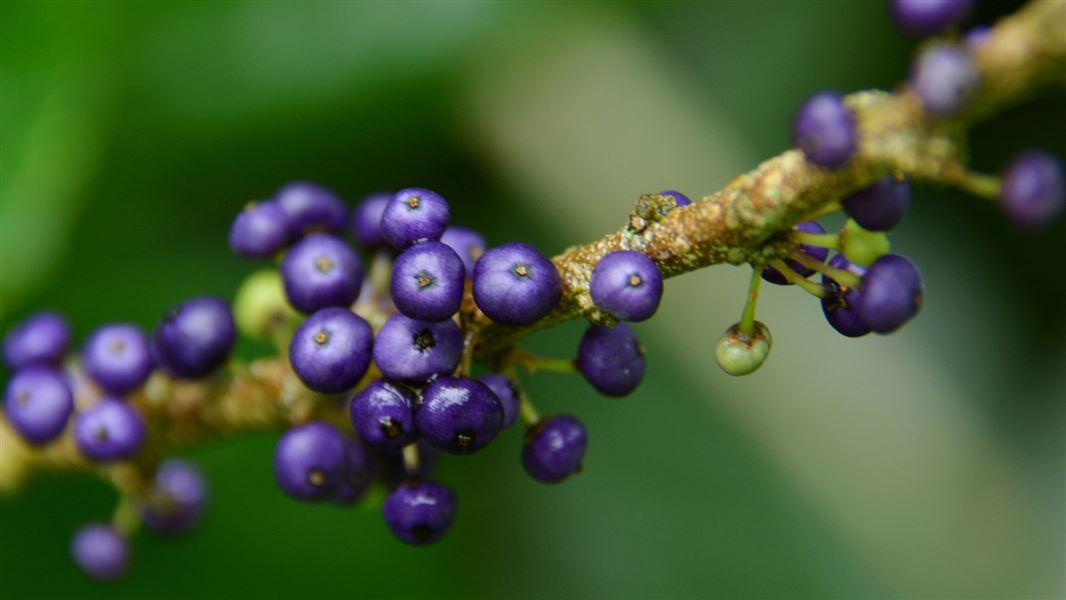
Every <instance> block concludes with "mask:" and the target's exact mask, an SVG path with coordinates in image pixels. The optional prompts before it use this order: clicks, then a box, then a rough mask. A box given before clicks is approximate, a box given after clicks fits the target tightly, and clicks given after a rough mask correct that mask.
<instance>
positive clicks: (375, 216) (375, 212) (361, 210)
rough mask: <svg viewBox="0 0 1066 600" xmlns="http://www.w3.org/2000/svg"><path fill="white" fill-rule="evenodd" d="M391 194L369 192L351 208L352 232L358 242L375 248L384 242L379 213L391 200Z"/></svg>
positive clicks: (383, 210)
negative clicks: (369, 193) (368, 194)
mask: <svg viewBox="0 0 1066 600" xmlns="http://www.w3.org/2000/svg"><path fill="white" fill-rule="evenodd" d="M392 197H393V194H392V193H389V192H383V193H380V194H371V195H370V196H367V197H366V198H363V201H362V202H360V203H359V205H358V206H356V207H355V209H354V210H352V233H353V234H354V235H355V239H356V240H358V241H359V243H360V244H362V245H363V246H366V247H367V248H376V247H378V246H380V245H382V244H384V243H385V238H384V236H382V235H381V214H382V213H383V212H385V207H386V206H388V204H389V202H390V201H391V200H392Z"/></svg>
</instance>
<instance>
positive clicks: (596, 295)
mask: <svg viewBox="0 0 1066 600" xmlns="http://www.w3.org/2000/svg"><path fill="white" fill-rule="evenodd" d="M589 293H590V294H591V295H592V301H593V302H594V303H595V304H596V306H597V307H598V308H600V309H601V310H603V311H605V312H607V313H609V314H611V315H613V316H614V317H615V318H617V319H621V320H623V321H644V320H647V319H650V318H651V316H652V315H654V314H655V311H656V310H658V308H659V301H660V300H662V297H663V276H662V273H660V272H659V267H658V265H656V264H655V261H653V260H652V259H650V258H648V257H647V255H645V254H644V253H642V252H637V251H635V250H619V251H616V252H610V253H608V254H607V255H606V256H604V257H603V258H601V259H600V262H598V263H596V268H594V269H593V270H592V278H591V279H590V282H589Z"/></svg>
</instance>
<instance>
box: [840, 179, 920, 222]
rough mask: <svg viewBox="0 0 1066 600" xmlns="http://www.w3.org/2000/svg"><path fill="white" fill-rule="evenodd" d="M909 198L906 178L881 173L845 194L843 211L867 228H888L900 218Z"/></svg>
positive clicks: (909, 188) (905, 209)
mask: <svg viewBox="0 0 1066 600" xmlns="http://www.w3.org/2000/svg"><path fill="white" fill-rule="evenodd" d="M910 201H911V186H910V183H908V182H907V180H906V179H903V178H899V179H897V178H895V177H892V176H886V177H882V178H881V179H878V180H877V181H875V182H874V183H873V184H871V185H869V186H868V187H865V188H863V189H861V190H859V191H857V192H855V193H854V194H851V195H850V196H848V197H847V198H844V201H843V205H844V212H846V213H847V214H848V216H849V217H851V218H852V219H854V220H855V222H856V223H858V224H859V225H861V226H862V228H863V229H866V230H868V231H888V230H889V229H892V228H893V227H895V226H896V225H897V224H899V222H900V221H901V220H902V219H903V215H904V214H905V213H906V212H907V206H908V205H909V204H910Z"/></svg>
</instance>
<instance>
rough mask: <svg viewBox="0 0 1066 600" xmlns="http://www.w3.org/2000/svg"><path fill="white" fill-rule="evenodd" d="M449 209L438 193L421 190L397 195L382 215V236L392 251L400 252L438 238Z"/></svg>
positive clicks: (402, 191)
mask: <svg viewBox="0 0 1066 600" xmlns="http://www.w3.org/2000/svg"><path fill="white" fill-rule="evenodd" d="M450 219H451V209H450V208H449V207H448V202H447V201H446V200H445V199H444V198H443V197H441V195H440V194H438V193H436V192H433V191H431V190H427V189H424V188H408V189H405V190H400V191H398V192H396V195H395V196H393V198H392V201H390V202H389V204H388V205H386V206H385V210H384V212H382V213H381V235H382V236H383V237H384V238H385V241H387V242H388V243H389V244H391V245H392V247H393V248H395V249H397V250H403V249H404V248H406V247H408V246H410V245H411V244H413V243H415V242H420V241H424V240H437V239H440V236H441V234H443V233H444V230H445V228H447V227H448V221H449V220H450Z"/></svg>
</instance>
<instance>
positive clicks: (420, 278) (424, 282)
mask: <svg viewBox="0 0 1066 600" xmlns="http://www.w3.org/2000/svg"><path fill="white" fill-rule="evenodd" d="M415 281H416V282H418V287H420V288H427V287H429V286H431V285H433V283H434V282H435V281H436V280H435V279H434V278H433V276H432V275H430V274H429V273H426V272H424V271H423V272H422V273H419V274H418V275H415Z"/></svg>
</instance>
